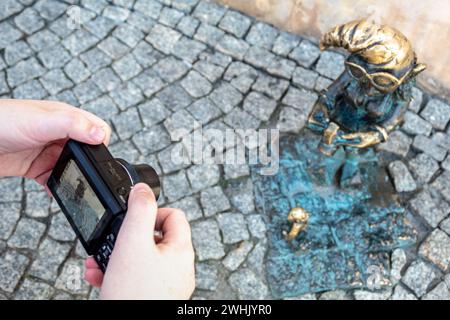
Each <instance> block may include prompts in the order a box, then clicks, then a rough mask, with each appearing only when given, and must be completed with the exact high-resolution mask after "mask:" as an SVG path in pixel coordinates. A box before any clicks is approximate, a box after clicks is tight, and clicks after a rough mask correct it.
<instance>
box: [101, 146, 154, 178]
mask: <svg viewBox="0 0 450 320" xmlns="http://www.w3.org/2000/svg"><path fill="white" fill-rule="evenodd" d="M109 151H111V154H112V155H113V156H114V157H115V158H121V159H126V160H127V161H128V162H130V163H138V162H139V163H140V162H145V163H147V164H149V165H150V166H152V167H153V168H154V169H155V170H156V172H158V174H159V172H160V171H161V170H160V169H159V165H158V162H157V161H156V157H155V156H153V155H152V156H146V157H144V156H142V155H141V154H140V153H139V151H138V150H137V148H136V147H135V146H134V145H133V143H132V142H131V140H126V141H119V142H116V143H114V145H112V146H110V147H109Z"/></svg>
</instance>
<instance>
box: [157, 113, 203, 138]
mask: <svg viewBox="0 0 450 320" xmlns="http://www.w3.org/2000/svg"><path fill="white" fill-rule="evenodd" d="M164 126H165V127H166V129H167V131H168V132H169V135H170V137H171V139H172V141H178V140H180V139H181V138H183V137H185V136H186V135H187V134H188V133H189V132H191V131H194V130H195V129H197V128H198V127H199V126H200V123H199V122H197V121H195V119H194V118H193V117H192V116H191V115H190V114H189V113H188V112H187V111H186V110H184V109H183V110H179V111H177V112H175V113H173V114H172V115H171V116H170V117H169V118H167V119H166V120H165V121H164Z"/></svg>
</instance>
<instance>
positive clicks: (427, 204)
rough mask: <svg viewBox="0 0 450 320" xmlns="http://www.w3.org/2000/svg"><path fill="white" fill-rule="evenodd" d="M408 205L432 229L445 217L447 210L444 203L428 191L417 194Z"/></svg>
mask: <svg viewBox="0 0 450 320" xmlns="http://www.w3.org/2000/svg"><path fill="white" fill-rule="evenodd" d="M410 205H411V208H412V209H413V210H414V211H415V212H416V213H418V214H419V215H420V216H422V217H423V218H424V219H425V221H427V222H428V224H429V225H430V226H432V227H433V228H436V227H437V226H438V225H439V222H440V221H441V220H442V219H444V218H445V217H446V215H447V210H448V209H449V208H448V205H446V204H445V202H442V201H441V200H440V199H439V198H437V197H435V196H434V195H432V194H431V193H430V192H429V191H428V190H423V191H422V192H420V193H419V194H417V195H416V196H415V197H414V198H413V199H411V200H410Z"/></svg>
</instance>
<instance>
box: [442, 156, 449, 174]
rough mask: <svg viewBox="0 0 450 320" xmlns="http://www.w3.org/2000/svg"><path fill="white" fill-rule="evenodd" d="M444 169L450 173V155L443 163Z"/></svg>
mask: <svg viewBox="0 0 450 320" xmlns="http://www.w3.org/2000/svg"><path fill="white" fill-rule="evenodd" d="M441 167H442V169H445V170H447V171H450V155H448V156H447V158H445V160H444V161H443V162H442V163H441Z"/></svg>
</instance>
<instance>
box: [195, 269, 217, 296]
mask: <svg viewBox="0 0 450 320" xmlns="http://www.w3.org/2000/svg"><path fill="white" fill-rule="evenodd" d="M218 283H219V273H218V271H217V267H215V266H212V265H210V264H208V263H204V262H201V263H196V264H195V286H196V288H198V289H202V290H210V291H215V290H216V289H217V287H218Z"/></svg>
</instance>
